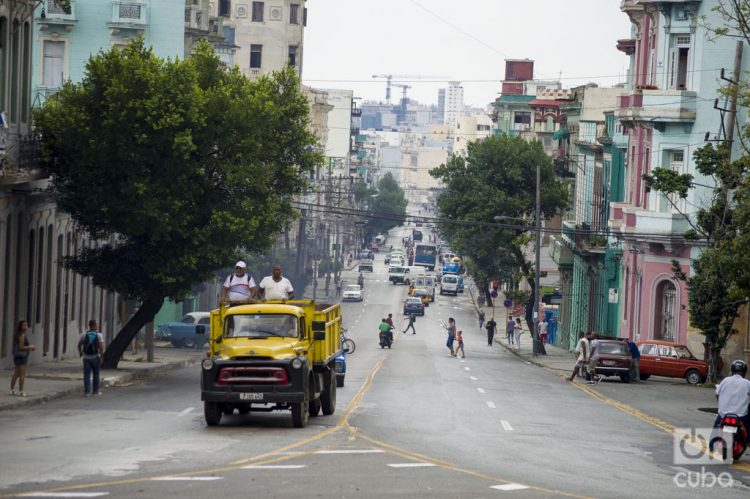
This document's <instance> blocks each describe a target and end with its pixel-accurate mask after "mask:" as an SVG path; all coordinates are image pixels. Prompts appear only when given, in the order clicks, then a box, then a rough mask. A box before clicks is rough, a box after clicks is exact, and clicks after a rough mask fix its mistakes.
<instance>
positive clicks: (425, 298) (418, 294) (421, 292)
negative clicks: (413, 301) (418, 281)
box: [412, 288, 430, 307]
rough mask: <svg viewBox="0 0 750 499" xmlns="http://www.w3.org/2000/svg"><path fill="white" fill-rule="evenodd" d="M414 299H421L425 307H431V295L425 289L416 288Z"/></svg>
mask: <svg viewBox="0 0 750 499" xmlns="http://www.w3.org/2000/svg"><path fill="white" fill-rule="evenodd" d="M412 296H413V297H414V298H419V299H420V300H422V303H424V306H425V307H429V306H430V293H429V291H427V290H426V289H424V288H415V289H414V294H413V295H412Z"/></svg>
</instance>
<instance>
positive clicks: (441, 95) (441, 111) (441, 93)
mask: <svg viewBox="0 0 750 499" xmlns="http://www.w3.org/2000/svg"><path fill="white" fill-rule="evenodd" d="M438 115H439V116H440V121H441V122H442V120H443V117H444V116H445V89H444V88H441V89H438Z"/></svg>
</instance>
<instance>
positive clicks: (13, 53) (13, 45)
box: [8, 21, 21, 123]
mask: <svg viewBox="0 0 750 499" xmlns="http://www.w3.org/2000/svg"><path fill="white" fill-rule="evenodd" d="M20 49H21V23H19V22H18V21H13V28H12V31H11V42H10V64H11V67H10V103H9V109H10V113H9V116H8V117H9V118H10V122H11V123H17V122H18V114H19V113H18V111H19V108H18V106H19V105H20V104H21V99H19V97H18V92H19V88H18V78H17V75H18V74H20V72H21V68H20V66H19V63H20V59H21V57H20V56H21V50H20Z"/></svg>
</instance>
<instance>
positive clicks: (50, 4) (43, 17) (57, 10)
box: [39, 0, 76, 24]
mask: <svg viewBox="0 0 750 499" xmlns="http://www.w3.org/2000/svg"><path fill="white" fill-rule="evenodd" d="M39 20H40V21H43V22H44V23H47V24H51V23H58V22H60V23H63V24H68V23H71V22H74V21H75V20H76V4H75V2H70V13H69V14H68V13H67V12H65V9H63V8H62V6H60V5H59V4H58V3H57V2H56V1H55V0H45V2H44V5H43V7H42V12H41V13H40V16H39Z"/></svg>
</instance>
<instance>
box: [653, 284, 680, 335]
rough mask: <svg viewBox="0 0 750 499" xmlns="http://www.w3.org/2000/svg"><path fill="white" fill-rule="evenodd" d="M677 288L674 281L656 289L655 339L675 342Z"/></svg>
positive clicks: (660, 285)
mask: <svg viewBox="0 0 750 499" xmlns="http://www.w3.org/2000/svg"><path fill="white" fill-rule="evenodd" d="M676 305H677V288H675V285H674V283H673V282H672V281H669V280H665V281H662V282H660V283H659V285H658V286H657V287H656V307H655V310H654V338H655V339H657V340H664V341H674V339H675V332H676V331H675V330H676V325H677V324H676V323H677V321H676V317H675V310H676Z"/></svg>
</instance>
